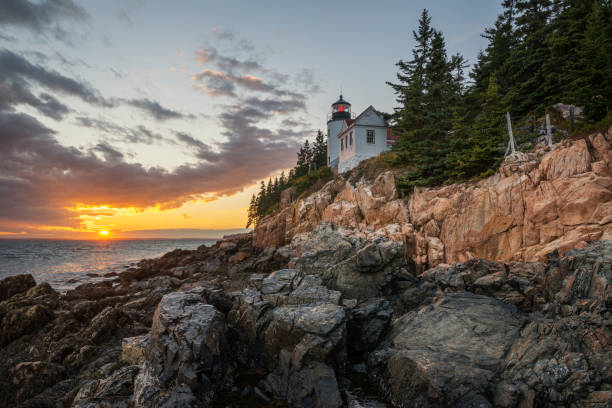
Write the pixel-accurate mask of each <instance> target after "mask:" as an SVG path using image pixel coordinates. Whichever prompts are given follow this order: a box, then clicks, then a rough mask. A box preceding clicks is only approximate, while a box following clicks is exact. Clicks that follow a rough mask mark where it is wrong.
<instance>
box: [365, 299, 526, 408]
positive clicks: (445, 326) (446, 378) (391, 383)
mask: <svg viewBox="0 0 612 408" xmlns="http://www.w3.org/2000/svg"><path fill="white" fill-rule="evenodd" d="M519 328H520V319H519V314H518V312H517V310H516V308H514V307H513V306H510V305H507V304H505V303H503V302H500V301H498V300H495V299H491V298H489V297H485V296H480V295H475V294H471V293H466V292H459V293H452V294H445V295H443V296H441V297H440V298H439V299H437V301H436V302H435V303H434V304H432V305H429V306H425V307H424V308H422V309H421V310H418V311H413V312H409V313H408V314H406V315H404V316H403V317H401V318H400V319H398V320H396V321H394V322H393V324H392V327H391V332H390V333H389V335H388V338H387V340H385V342H384V344H383V346H382V347H380V348H378V349H377V350H376V351H375V352H374V353H372V354H371V356H370V358H369V360H368V364H369V366H370V369H371V370H372V372H373V373H374V378H375V379H376V380H377V381H378V382H379V385H380V386H381V388H382V389H383V390H384V393H385V394H386V395H388V398H389V401H390V402H391V403H392V404H394V405H396V406H404V407H420V406H469V404H471V403H474V402H475V401H479V404H482V405H479V406H491V404H490V402H487V400H486V399H485V396H486V395H487V394H488V387H489V383H490V382H491V381H492V380H493V378H494V377H495V376H496V375H497V374H498V373H499V372H501V370H502V369H503V365H502V363H503V358H504V355H505V354H506V352H507V351H508V349H509V348H510V347H511V346H512V343H513V342H514V340H515V339H516V338H517V337H518V335H519Z"/></svg>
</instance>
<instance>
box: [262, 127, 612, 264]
mask: <svg viewBox="0 0 612 408" xmlns="http://www.w3.org/2000/svg"><path fill="white" fill-rule="evenodd" d="M523 159H524V160H522V161H520V162H512V163H506V164H505V165H504V166H502V168H500V171H499V172H498V173H497V174H495V175H493V176H491V177H489V178H487V179H483V180H480V181H478V182H468V183H463V184H453V185H449V186H444V187H439V188H419V189H416V190H415V191H414V192H413V193H412V194H411V195H410V196H408V197H407V198H406V199H402V198H398V194H397V190H396V189H395V178H394V175H393V173H392V172H390V171H388V172H384V173H381V174H379V175H378V176H377V178H376V180H375V181H374V182H369V181H366V180H365V179H363V178H359V177H358V178H357V180H359V181H358V182H356V183H355V182H354V181H352V180H348V181H347V180H345V179H344V178H342V177H337V178H336V179H334V180H332V181H331V182H329V183H328V184H327V185H326V186H325V187H324V188H322V189H321V190H319V191H317V192H315V193H313V194H312V195H310V196H308V197H305V198H302V199H299V200H297V201H294V202H293V203H291V204H290V203H288V202H287V200H285V202H284V205H283V207H282V209H281V210H280V211H279V212H278V213H275V214H273V215H271V216H269V217H266V218H265V219H264V220H262V221H261V222H260V223H258V225H257V226H256V228H255V231H254V237H255V238H254V243H255V245H256V246H259V247H263V248H268V247H279V246H281V245H284V244H286V243H288V242H290V241H291V240H292V239H293V238H294V237H296V236H297V235H299V234H304V233H307V232H310V231H314V230H315V229H316V228H317V226H318V225H319V224H320V223H321V222H331V223H333V224H335V225H337V226H338V227H339V228H344V229H347V230H350V231H352V234H353V235H355V236H361V237H364V238H367V239H370V238H372V237H374V236H381V235H383V236H386V237H387V238H389V239H391V240H394V241H399V242H406V244H407V255H408V256H410V257H411V259H412V260H413V261H414V262H415V263H416V264H417V265H420V266H422V267H423V268H427V267H432V266H436V265H439V264H450V263H453V262H465V261H467V260H469V259H472V258H486V259H493V260H499V261H530V262H531V261H544V259H545V257H546V254H548V253H550V252H552V251H554V250H559V252H560V253H564V252H565V251H569V250H571V249H574V248H580V247H583V246H586V245H587V244H588V243H590V242H594V241H597V240H599V239H612V223H611V221H612V206H611V205H610V202H611V201H612V165H611V164H612V128H610V129H609V130H608V132H606V133H594V134H592V135H589V136H588V137H585V138H583V139H579V140H569V139H566V140H564V141H563V142H561V143H558V144H557V145H555V148H554V149H553V150H550V151H544V150H541V151H537V150H536V151H534V152H532V153H528V154H523ZM390 225H397V226H399V228H398V227H393V228H392V230H394V232H391V231H386V228H387V227H388V226H390Z"/></svg>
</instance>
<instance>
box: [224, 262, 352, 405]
mask: <svg viewBox="0 0 612 408" xmlns="http://www.w3.org/2000/svg"><path fill="white" fill-rule="evenodd" d="M251 283H252V286H251V287H249V288H246V289H245V290H243V291H242V292H241V293H240V294H238V295H237V296H236V300H235V304H234V307H233V308H232V310H231V311H230V313H229V314H228V319H229V321H230V323H231V324H232V326H233V327H235V328H236V329H237V330H238V332H239V336H240V338H239V343H240V344H241V347H240V351H239V354H240V359H241V361H242V362H243V363H245V364H249V365H252V366H254V367H258V366H259V367H261V366H263V367H265V368H267V370H269V372H270V373H269V374H268V375H267V376H266V378H265V380H264V381H263V383H262V387H263V388H264V389H265V390H266V391H267V392H268V393H270V394H271V395H273V396H275V397H276V398H280V399H286V400H288V402H289V403H290V404H291V405H293V406H310V405H311V404H315V406H325V407H338V406H341V404H342V400H341V398H340V390H339V385H338V381H337V379H336V373H335V369H336V370H342V369H343V366H344V361H345V359H346V322H347V317H346V313H345V311H344V308H343V307H342V306H340V302H341V295H340V293H339V292H337V291H333V290H329V289H327V288H325V287H324V286H323V285H322V283H321V279H320V278H319V277H317V276H313V275H304V273H302V272H300V271H298V270H293V269H286V270H279V271H276V272H273V273H272V274H270V275H269V276H268V277H266V278H263V277H262V276H260V275H253V276H252V277H251ZM323 397H326V398H323ZM316 404H319V405H316Z"/></svg>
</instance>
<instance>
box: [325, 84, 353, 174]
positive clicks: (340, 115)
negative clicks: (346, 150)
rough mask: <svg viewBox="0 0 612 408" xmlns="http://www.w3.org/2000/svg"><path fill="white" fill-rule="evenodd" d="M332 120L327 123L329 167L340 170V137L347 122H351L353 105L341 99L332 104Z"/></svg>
mask: <svg viewBox="0 0 612 408" xmlns="http://www.w3.org/2000/svg"><path fill="white" fill-rule="evenodd" d="M331 108H332V114H331V118H330V119H329V120H328V121H327V165H328V166H329V167H330V168H332V169H337V168H338V161H339V158H340V147H339V144H338V135H339V134H340V132H341V131H342V126H343V124H344V123H345V121H348V122H350V120H351V104H350V103H348V102H347V101H345V100H344V99H342V95H340V98H339V99H338V100H337V101H336V102H334V103H332V105H331Z"/></svg>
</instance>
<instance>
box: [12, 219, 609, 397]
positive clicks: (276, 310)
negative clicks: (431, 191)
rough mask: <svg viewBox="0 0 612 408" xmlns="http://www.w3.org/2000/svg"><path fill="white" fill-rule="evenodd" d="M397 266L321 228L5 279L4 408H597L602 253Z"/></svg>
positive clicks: (398, 256) (374, 242)
mask: <svg viewBox="0 0 612 408" xmlns="http://www.w3.org/2000/svg"><path fill="white" fill-rule="evenodd" d="M404 254H405V244H404V243H403V242H399V241H391V240H389V239H388V238H385V237H375V238H373V239H371V240H365V239H363V238H360V237H357V236H354V235H351V234H346V231H343V230H340V229H338V228H336V227H334V226H333V225H331V224H329V223H323V224H321V225H319V226H318V227H317V228H316V229H315V230H314V231H312V232H311V233H310V234H303V235H298V236H296V237H294V239H293V240H292V241H291V243H290V244H289V245H287V246H285V247H282V248H279V249H276V250H265V251H262V250H259V249H257V248H256V247H253V245H252V242H251V236H250V235H244V236H241V237H236V238H231V239H228V240H224V241H221V242H219V243H217V244H216V245H214V246H213V247H205V246H202V247H200V248H198V250H195V251H181V250H177V251H173V252H171V253H169V254H166V255H165V256H163V257H162V258H159V259H156V260H148V261H143V262H141V263H140V264H139V265H138V267H136V268H131V269H130V270H127V271H125V272H122V273H120V274H119V275H118V276H117V277H115V278H114V279H113V280H112V281H108V282H101V283H95V284H85V285H81V286H79V287H77V288H75V289H74V290H72V291H69V292H68V293H66V294H60V293H57V292H56V291H55V290H54V289H53V288H51V287H50V286H49V285H48V284H46V283H42V284H39V285H36V283H35V282H34V280H33V279H32V277H31V276H30V275H19V276H16V277H10V278H6V279H4V280H1V281H0V406H1V407H15V406H18V407H29V408H34V407H69V406H70V407H75V408H108V407H112V408H128V407H154V408H162V407H164V408H168V407H177V408H179V407H199V408H205V407H223V408H225V407H253V408H257V407H259V408H264V407H277V408H280V407H296V408H297V407H304V408H306V407H320V408H340V407H349V408H356V407H363V408H381V407H385V406H391V407H415V408H417V407H432V408H433V407H451V406H456V407H483V408H486V407H491V408H492V407H500V408H502V407H503V408H532V407H546V408H553V407H560V406H568V407H594V408H595V407H597V408H600V407H601V408H604V407H608V406H609V402H610V400H611V399H612V371H611V365H610V359H609V354H610V344H611V341H612V335H611V333H610V327H609V326H610V311H609V306H610V304H611V301H612V290H611V288H612V244H611V243H610V242H606V241H600V242H595V243H591V244H589V245H587V246H586V247H584V248H581V249H578V250H572V251H568V252H567V253H566V255H565V256H558V255H556V254H552V255H550V256H549V257H548V259H547V261H546V262H545V263H529V264H525V263H520V262H509V263H503V262H498V261H490V260H481V259H473V260H469V261H467V262H465V263H463V264H459V263H457V264H454V265H452V266H441V265H440V266H437V267H435V268H431V269H429V270H427V271H425V272H423V273H420V274H418V273H415V265H414V264H413V263H411V262H407V261H406V259H405V256H404ZM382 401H384V402H386V403H387V404H388V405H386V404H385V403H383V402H382Z"/></svg>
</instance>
